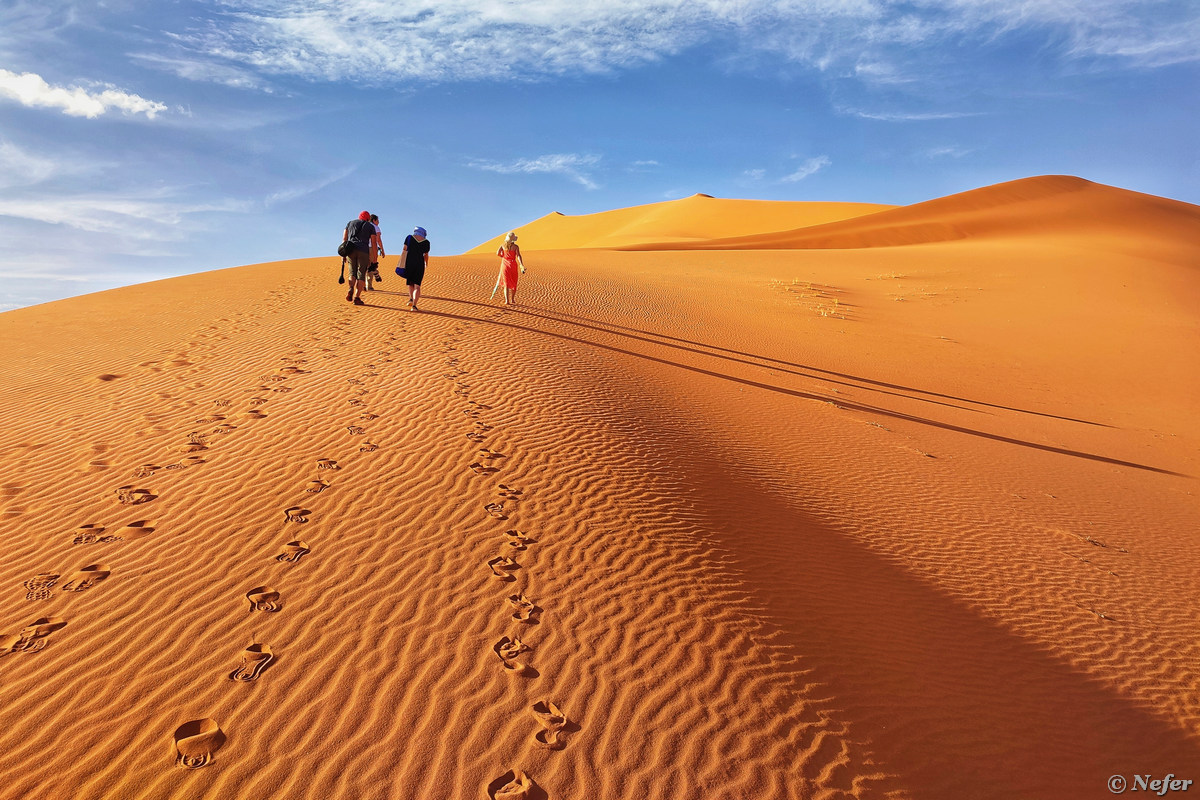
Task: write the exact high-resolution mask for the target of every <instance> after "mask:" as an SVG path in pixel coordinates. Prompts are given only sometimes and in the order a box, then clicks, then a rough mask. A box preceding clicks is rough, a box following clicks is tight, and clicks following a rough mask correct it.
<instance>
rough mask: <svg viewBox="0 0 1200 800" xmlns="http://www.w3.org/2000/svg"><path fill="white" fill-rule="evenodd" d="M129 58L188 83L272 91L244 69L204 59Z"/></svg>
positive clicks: (150, 55)
mask: <svg viewBox="0 0 1200 800" xmlns="http://www.w3.org/2000/svg"><path fill="white" fill-rule="evenodd" d="M129 57H130V58H132V59H133V60H134V61H139V62H141V63H143V64H145V65H147V66H150V67H154V68H156V69H161V70H165V71H167V72H171V73H173V74H175V75H178V76H179V77H181V78H183V79H185V80H189V81H200V82H203V83H219V84H222V85H224V86H232V87H233V88H235V89H258V90H261V91H264V92H267V93H268V94H270V93H272V91H273V90H272V88H271V87H270V86H269V85H268V84H267V83H266V82H264V81H263V80H262V78H260V77H259V76H258V75H256V74H255V73H253V72H252V71H250V70H248V69H246V68H244V67H236V66H231V65H229V64H218V63H215V62H213V61H211V60H208V59H204V58H180V57H172V56H165V55H159V54H156V53H130V54H129Z"/></svg>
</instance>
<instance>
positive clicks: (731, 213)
mask: <svg viewBox="0 0 1200 800" xmlns="http://www.w3.org/2000/svg"><path fill="white" fill-rule="evenodd" d="M891 207H892V206H885V205H878V204H872V203H817V202H787V201H773V200H729V199H719V198H714V197H713V196H712V195H707V194H700V193H697V194H694V195H692V196H690V197H685V198H683V199H681V200H669V201H666V202H662V203H651V204H649V205H644V206H633V207H631V208H621V209H615V210H613V211H602V212H600V213H597V214H585V215H581V216H567V215H564V214H562V213H560V212H558V211H555V212H553V213H551V214H547V215H546V216H544V217H542V218H540V219H537V220H534V221H533V222H530V223H528V224H526V225H522V226H521V227H519V228H516V229H515V230H516V233H517V235H518V236H519V237H520V244H521V246H522V247H521V249H522V250H528V251H532V250H574V249H581V248H607V249H616V248H627V247H639V246H645V245H648V244H662V243H664V242H675V243H680V244H686V243H694V242H701V241H707V240H709V239H713V238H718V237H728V236H734V235H748V234H763V233H770V232H774V231H779V230H784V229H791V228H796V227H800V226H807V225H817V224H821V223H827V222H833V221H835V220H844V219H849V218H852V217H857V216H862V215H864V214H871V213H874V212H878V211H881V210H884V209H888V208H891ZM503 240H504V234H503V233H502V234H500V235H499V236H497V237H495V238H493V239H489V240H488V241H486V242H484V243H483V244H481V245H479V246H478V247H475V248H473V249H471V250H469V251H468V252H467V254H468V255H470V254H485V253H486V254H491V253H494V252H496V248H497V247H499V246H500V244H501V242H502V241H503Z"/></svg>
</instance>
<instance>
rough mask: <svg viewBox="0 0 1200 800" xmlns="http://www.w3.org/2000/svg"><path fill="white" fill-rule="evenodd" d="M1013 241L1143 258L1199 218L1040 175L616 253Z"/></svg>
mask: <svg viewBox="0 0 1200 800" xmlns="http://www.w3.org/2000/svg"><path fill="white" fill-rule="evenodd" d="M1014 236H1052V237H1058V238H1063V237H1067V238H1071V239H1073V240H1074V241H1075V243H1077V244H1081V245H1086V244H1090V245H1091V246H1092V247H1093V248H1096V249H1102V250H1106V251H1112V250H1114V249H1117V250H1120V249H1126V250H1128V249H1136V250H1138V251H1139V252H1141V254H1143V255H1145V254H1146V253H1145V250H1144V248H1146V247H1149V248H1151V250H1153V249H1154V248H1156V247H1157V246H1158V244H1159V242H1161V241H1165V242H1167V243H1168V244H1169V243H1176V242H1179V241H1187V240H1189V239H1190V240H1192V241H1195V240H1196V239H1197V238H1200V215H1198V213H1197V208H1196V207H1195V206H1193V205H1190V204H1188V203H1181V202H1179V201H1177V200H1168V199H1166V198H1162V197H1154V196H1153V195H1146V194H1141V193H1139V192H1131V191H1129V190H1127V189H1118V188H1116V187H1112V186H1105V185H1104V184H1098V183H1092V182H1091V181H1086V180H1084V179H1082V178H1076V177H1072V176H1068V175H1043V176H1040V177H1036V178H1023V179H1021V180H1016V181H1009V182H1007V183H1000V184H996V185H994V186H986V187H984V188H982V189H973V190H971V191H968V192H962V193H961V194H955V195H950V196H948V197H940V198H938V199H936V200H929V201H927V202H924V203H915V204H913V205H911V206H903V207H900V208H892V209H887V210H883V211H879V212H876V213H874V214H868V215H863V216H858V217H855V218H854V219H847V220H842V221H836V222H829V223H825V224H820V223H817V224H810V225H805V226H803V227H796V228H793V229H790V230H779V231H773V232H765V233H750V234H744V235H741V234H740V235H736V236H729V237H724V238H722V237H717V236H714V237H710V238H709V239H708V240H707V241H694V242H679V241H675V240H672V239H667V238H665V237H664V238H663V239H661V240H660V241H658V242H650V241H645V242H642V243H640V244H629V245H624V246H623V249H634V250H678V249H708V250H724V249H729V250H746V249H790V248H812V249H844V248H862V247H892V246H896V245H910V244H921V243H928V242H943V241H952V240H955V239H967V238H985V237H991V238H1012V237H1014ZM1123 240H1129V241H1128V242H1126V241H1123Z"/></svg>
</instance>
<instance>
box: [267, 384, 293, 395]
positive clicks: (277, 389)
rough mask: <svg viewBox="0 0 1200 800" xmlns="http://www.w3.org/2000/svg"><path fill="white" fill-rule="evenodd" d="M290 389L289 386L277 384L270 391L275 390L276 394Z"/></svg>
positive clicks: (284, 392) (285, 392)
mask: <svg viewBox="0 0 1200 800" xmlns="http://www.w3.org/2000/svg"><path fill="white" fill-rule="evenodd" d="M291 390H292V387H290V386H277V387H275V388H274V389H272V390H271V391H272V392H275V393H276V394H287V393H288V392H290V391H291Z"/></svg>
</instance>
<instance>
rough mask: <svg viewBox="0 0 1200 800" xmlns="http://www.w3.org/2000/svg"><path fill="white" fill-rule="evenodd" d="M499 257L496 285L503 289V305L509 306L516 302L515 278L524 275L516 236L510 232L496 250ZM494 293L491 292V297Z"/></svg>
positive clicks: (523, 265)
mask: <svg viewBox="0 0 1200 800" xmlns="http://www.w3.org/2000/svg"><path fill="white" fill-rule="evenodd" d="M496 255H498V256H500V275H499V276H498V277H497V279H496V283H497V284H499V285H501V286H503V287H504V305H506V306H511V305H513V304H515V303H516V302H517V276H518V274H520V275H524V274H525V262H524V261H522V260H521V247H520V245H518V244H517V234H516V233H515V232H512V231H510V232H509V234H508V235H507V236H505V237H504V244H502V245H500V247H499V249H498V250H496ZM495 294H496V292H495V291H494V290H493V291H492V295H493V296H494V295H495Z"/></svg>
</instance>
